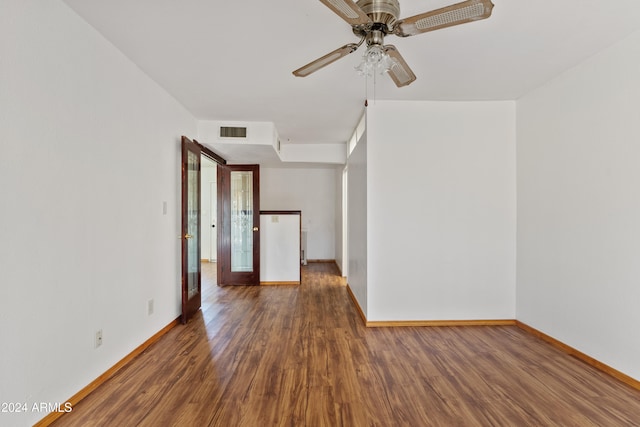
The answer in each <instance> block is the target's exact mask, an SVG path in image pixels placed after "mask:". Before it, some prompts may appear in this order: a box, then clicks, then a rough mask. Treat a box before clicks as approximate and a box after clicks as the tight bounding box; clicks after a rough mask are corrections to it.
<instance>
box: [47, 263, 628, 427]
mask: <svg viewBox="0 0 640 427" xmlns="http://www.w3.org/2000/svg"><path fill="white" fill-rule="evenodd" d="M213 266H214V265H207V264H204V273H205V278H206V281H207V284H204V285H203V310H202V312H201V313H199V314H198V315H197V317H196V318H195V319H193V320H192V321H191V322H190V323H189V324H188V325H186V326H177V327H175V328H173V329H172V330H171V331H170V332H169V333H168V334H167V335H165V336H164V337H163V338H162V339H161V340H160V341H159V342H157V343H156V344H154V345H153V346H152V347H150V348H149V349H148V350H147V351H146V352H144V353H143V354H142V355H140V356H139V357H138V358H136V359H135V360H134V361H133V362H132V363H131V364H130V365H128V366H127V367H125V368H124V369H122V370H121V371H120V372H119V373H118V374H116V375H115V376H114V377H113V378H112V379H111V380H109V381H108V382H107V383H106V384H104V385H103V386H101V387H100V388H98V389H97V390H96V391H94V392H93V393H92V394H91V395H89V396H88V397H87V398H86V399H85V400H83V401H82V402H81V403H80V404H79V405H78V406H77V407H76V408H74V410H73V412H71V413H69V414H66V415H64V416H63V417H62V418H60V419H59V420H58V421H57V422H56V423H55V424H54V425H55V426H123V427H124V426H127V427H128V426H138V425H139V426H153V427H157V426H163V427H164V426H189V427H192V426H225V427H233V426H251V427H253V426H314V427H316V426H332V427H333V426H447V427H449V426H580V427H584V426H606V427H611V426H625V427H628V426H638V425H640V391H638V390H634V389H632V388H631V387H629V386H627V385H625V384H623V383H621V382H619V381H617V380H615V379H613V378H611V377H609V376H607V375H606V374H603V373H601V372H599V371H597V370H595V369H594V368H591V367H590V366H588V365H586V364H584V363H582V362H580V361H578V360H576V359H574V358H572V357H570V356H567V355H566V354H564V353H562V352H560V351H559V350H557V349H556V348H554V347H552V346H550V345H548V344H546V343H544V342H542V341H541V340H539V339H537V338H535V337H533V336H532V335H529V334H528V333H527V332H524V331H522V330H520V329H518V328H517V327H515V326H513V327H512V326H504V327H502V326H501V327H438V328H436V327H432V328H427V327H424V328H409V327H406V328H365V327H364V325H363V323H362V321H361V319H360V318H359V316H358V314H357V312H356V310H355V309H354V307H353V305H352V303H351V301H350V299H349V297H348V294H347V290H346V287H345V284H344V282H343V279H342V278H340V277H339V276H338V275H337V270H336V268H335V266H334V265H333V264H327V263H319V264H310V265H309V266H308V267H305V268H304V269H303V276H302V285H301V286H299V287H275V286H269V287H224V288H221V287H218V286H215V285H214V284H213V283H214V282H215V271H214V268H213Z"/></svg>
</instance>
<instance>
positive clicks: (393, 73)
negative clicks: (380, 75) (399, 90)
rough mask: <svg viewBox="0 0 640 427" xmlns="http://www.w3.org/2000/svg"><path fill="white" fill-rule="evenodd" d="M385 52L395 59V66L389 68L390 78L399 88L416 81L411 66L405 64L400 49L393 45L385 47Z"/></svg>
mask: <svg viewBox="0 0 640 427" xmlns="http://www.w3.org/2000/svg"><path fill="white" fill-rule="evenodd" d="M384 50H385V52H387V54H388V55H389V56H390V57H391V58H392V59H393V65H391V68H389V76H390V77H391V79H392V80H393V82H394V83H395V84H396V86H398V87H402V86H407V85H409V84H411V83H413V82H414V81H415V80H416V75H415V74H413V71H411V68H409V65H408V64H407V63H406V62H405V60H404V58H403V57H402V55H400V52H398V49H396V47H395V46H394V45H392V44H388V45H385V47H384Z"/></svg>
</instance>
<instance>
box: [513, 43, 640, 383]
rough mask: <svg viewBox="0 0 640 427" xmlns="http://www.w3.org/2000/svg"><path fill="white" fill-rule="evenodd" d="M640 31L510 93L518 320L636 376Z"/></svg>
mask: <svg viewBox="0 0 640 427" xmlns="http://www.w3.org/2000/svg"><path fill="white" fill-rule="evenodd" d="M639 76H640V32H636V33H635V34H633V35H632V36H630V37H629V38H627V39H626V40H624V41H622V42H620V43H618V44H616V45H615V46H613V47H611V48H609V49H607V50H605V51H603V52H601V53H600V54H598V55H596V56H594V57H592V58H591V59H589V60H588V61H586V62H584V63H582V64H581V65H579V66H578V67H576V68H574V69H572V70H570V71H568V72H566V73H564V74H563V75H561V76H559V77H557V78H556V79H554V80H553V81H552V82H550V83H548V84H546V85H545V86H543V87H541V88H539V89H537V90H535V91H533V92H532V93H530V94H528V95H527V96H525V97H523V98H522V99H520V100H519V101H518V104H517V109H518V113H517V119H518V281H517V283H518V286H517V315H518V319H519V320H521V321H523V322H525V323H527V324H529V325H530V326H533V327H534V328H537V329H539V330H542V331H543V332H545V333H547V334H548V335H551V336H553V337H555V338H557V339H559V340H560V341H562V342H564V343H566V344H568V345H570V346H572V347H575V348H577V349H578V350H580V351H582V352H584V353H586V354H588V355H589V356H592V357H594V358H596V359H597V360H599V361H601V362H604V363H606V364H608V365H610V366H612V367H614V368H616V369H618V370H620V371H622V372H624V373H626V374H628V375H630V376H632V377H634V378H636V379H640V364H639V363H638V361H640V335H638V332H637V329H638V325H640V309H638V306H639V305H638V303H639V302H640V286H639V283H640V262H639V254H640V221H639V219H640V185H639V183H640V167H639V162H638V159H639V158H640V144H639V141H640V109H639V108H638V100H639V99H640V80H639V78H638V77H639Z"/></svg>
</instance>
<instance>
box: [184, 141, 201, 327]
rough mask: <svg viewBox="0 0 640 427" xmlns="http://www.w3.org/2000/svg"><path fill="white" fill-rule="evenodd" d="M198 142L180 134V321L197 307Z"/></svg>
mask: <svg viewBox="0 0 640 427" xmlns="http://www.w3.org/2000/svg"><path fill="white" fill-rule="evenodd" d="M200 155H201V149H200V146H199V145H198V144H197V143H195V142H193V141H191V140H189V139H188V138H186V137H184V136H183V137H182V235H181V239H182V323H187V321H188V320H189V318H191V317H192V316H193V315H194V314H195V313H196V312H197V311H198V309H200V303H201V295H200V280H201V272H200Z"/></svg>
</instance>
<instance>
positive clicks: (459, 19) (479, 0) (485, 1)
mask: <svg viewBox="0 0 640 427" xmlns="http://www.w3.org/2000/svg"><path fill="white" fill-rule="evenodd" d="M492 9H493V3H491V0H468V1H463V2H462V3H457V4H452V5H451V6H447V7H443V8H441V9H436V10H432V11H431V12H426V13H421V14H420V15H415V16H412V17H410V18H405V19H402V20H400V21H399V22H397V23H396V26H395V28H394V31H393V32H394V33H395V34H396V35H397V36H400V37H408V36H413V35H416V34H421V33H426V32H428V31H434V30H439V29H441V28H446V27H452V26H454V25H460V24H465V23H467V22H473V21H478V20H480V19H486V18H488V17H490V16H491V10H492Z"/></svg>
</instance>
